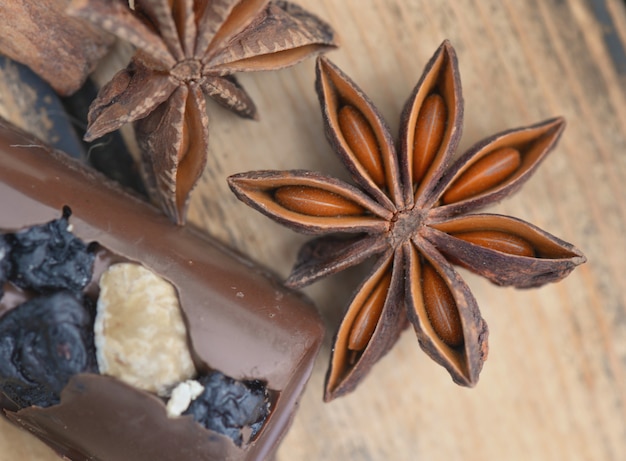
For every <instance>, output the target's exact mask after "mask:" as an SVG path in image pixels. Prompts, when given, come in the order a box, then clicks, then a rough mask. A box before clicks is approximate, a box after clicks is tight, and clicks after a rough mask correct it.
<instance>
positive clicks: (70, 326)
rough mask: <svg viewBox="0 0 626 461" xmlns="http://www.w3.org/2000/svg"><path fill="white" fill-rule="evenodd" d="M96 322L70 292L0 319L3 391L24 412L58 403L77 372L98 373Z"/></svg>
mask: <svg viewBox="0 0 626 461" xmlns="http://www.w3.org/2000/svg"><path fill="white" fill-rule="evenodd" d="M92 325H93V318H92V316H91V315H90V313H89V312H88V310H87V309H86V308H85V307H84V306H83V303H82V301H81V299H79V298H78V297H77V296H76V295H75V294H72V293H70V292H68V291H60V292H58V293H54V294H52V295H44V296H40V297H37V298H34V299H31V300H30V301H27V302H25V303H22V304H20V305H19V306H17V307H16V308H14V309H12V310H10V311H9V312H7V313H6V314H5V315H4V316H2V317H1V318H0V389H1V390H2V392H4V394H5V395H6V396H7V397H9V398H10V399H11V400H13V402H15V404H17V405H18V407H20V408H25V407H28V406H31V405H38V406H41V407H47V406H50V405H55V404H57V403H59V396H60V393H61V390H62V389H63V388H64V387H65V385H66V384H67V382H68V381H69V379H70V378H71V377H72V376H73V375H75V374H77V373H91V372H97V369H96V359H95V354H94V346H93V335H92V334H91V331H92V328H91V327H92Z"/></svg>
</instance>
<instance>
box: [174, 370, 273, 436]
mask: <svg viewBox="0 0 626 461" xmlns="http://www.w3.org/2000/svg"><path fill="white" fill-rule="evenodd" d="M198 381H199V382H200V384H202V385H203V386H204V392H202V394H201V395H200V396H199V397H198V398H197V399H195V400H194V401H193V402H192V403H191V405H190V406H189V408H188V409H187V411H185V413H184V414H186V415H191V416H193V418H194V419H195V420H196V421H198V422H199V423H200V424H202V425H203V426H205V427H206V428H207V429H210V430H213V431H215V432H219V433H220V434H224V435H226V436H228V437H230V438H231V439H232V440H233V442H235V444H236V445H237V446H241V444H242V442H243V443H247V442H248V441H249V440H252V439H253V438H254V436H255V435H256V434H257V432H259V430H260V429H261V427H262V426H263V423H264V422H265V418H267V415H268V414H269V409H270V399H269V393H268V391H267V389H266V387H265V386H264V385H263V383H261V382H260V381H257V380H253V381H236V380H234V379H232V378H229V377H228V376H225V375H223V374H222V373H220V372H218V371H214V372H212V373H210V374H209V375H207V376H203V377H201V378H199V379H198ZM244 428H249V429H250V435H249V437H246V439H245V440H244V432H243V429H244Z"/></svg>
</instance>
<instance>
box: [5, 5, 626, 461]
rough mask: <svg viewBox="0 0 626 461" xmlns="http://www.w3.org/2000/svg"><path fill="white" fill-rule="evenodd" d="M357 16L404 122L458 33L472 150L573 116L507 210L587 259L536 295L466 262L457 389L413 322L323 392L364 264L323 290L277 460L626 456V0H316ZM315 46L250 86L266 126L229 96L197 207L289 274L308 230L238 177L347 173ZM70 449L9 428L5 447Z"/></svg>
mask: <svg viewBox="0 0 626 461" xmlns="http://www.w3.org/2000/svg"><path fill="white" fill-rule="evenodd" d="M298 3H299V4H300V5H302V6H303V7H305V8H308V9H310V10H311V11H314V12H316V13H317V14H319V15H320V16H321V17H323V18H325V19H326V20H328V21H329V22H330V23H331V24H333V25H334V26H335V28H336V29H337V30H338V31H339V34H340V38H341V44H342V47H341V48H340V49H339V50H338V51H335V52H333V53H332V54H330V55H329V57H330V58H331V59H332V60H333V61H334V62H336V63H337V64H338V65H339V66H340V67H342V68H343V70H344V71H346V73H347V74H348V75H350V76H351V77H352V78H353V79H354V80H355V81H356V82H357V83H358V84H359V85H360V86H361V87H362V88H363V90H364V91H365V92H366V93H367V94H368V95H369V96H370V97H371V99H372V100H373V101H374V102H375V103H376V104H377V105H378V107H379V109H380V110H381V112H382V114H383V115H384V117H385V118H386V120H387V122H388V123H389V124H390V125H391V127H392V129H393V131H394V133H395V132H397V129H398V123H399V114H400V110H401V108H402V106H403V103H404V101H405V99H406V98H407V96H408V95H409V93H410V92H411V89H412V88H413V86H414V85H415V83H416V82H417V80H418V78H419V76H420V74H421V71H422V68H423V66H424V64H425V63H426V61H427V59H428V58H429V57H430V56H431V54H432V53H433V52H434V50H435V49H436V47H437V46H438V45H439V44H440V42H441V41H442V40H443V39H444V38H448V39H450V40H451V42H452V44H453V45H454V46H455V48H456V51H457V54H458V57H459V62H460V68H461V76H462V81H463V93H464V98H465V103H466V105H465V128H464V132H463V140H462V142H461V148H466V147H469V145H471V144H472V143H473V142H475V141H477V140H478V139H481V138H483V137H485V136H487V135H490V134H492V133H495V132H498V131H501V130H504V129H507V128H512V127H517V126H521V125H527V124H531V123H534V122H537V121H540V120H543V119H546V118H549V117H552V116H555V115H563V116H565V117H566V119H567V121H568V127H567V129H566V131H565V134H564V136H563V138H562V140H561V142H560V144H559V146H558V147H557V149H556V151H555V152H553V154H551V156H550V157H549V158H548V159H547V160H546V162H545V163H544V164H543V165H542V167H541V168H540V170H539V172H538V173H537V174H536V175H535V176H534V178H533V179H531V180H530V181H529V182H528V183H527V184H526V185H525V186H524V188H523V189H522V190H521V192H520V193H519V194H517V195H516V196H515V197H513V198H512V199H509V200H508V201H505V202H503V203H501V204H500V205H498V206H497V207H495V208H492V209H491V210H490V211H497V212H502V213H505V214H510V215H513V216H516V217H520V218H522V219H525V220H528V221H530V222H532V223H534V224H536V225H538V226H540V227H542V228H544V229H546V230H547V231H549V232H551V233H553V234H555V235H557V236H559V237H561V238H563V239H565V240H567V241H570V242H572V243H574V244H576V245H577V246H578V247H579V248H581V249H582V250H583V251H584V252H585V254H586V256H587V258H588V262H587V263H586V264H585V265H584V266H582V267H580V268H578V269H576V270H575V271H574V273H573V274H572V275H570V277H569V278H567V279H566V280H565V281H563V282H561V283H559V284H556V285H550V286H546V287H543V288H540V289H536V290H530V291H516V290H514V289H505V288H498V287H495V286H493V285H491V284H489V283H488V282H486V281H484V280H482V279H479V278H478V277H476V276H473V275H470V274H467V273H466V272H463V274H464V276H466V280H467V281H468V283H469V284H470V286H471V287H472V289H473V292H474V294H475V296H476V298H477V300H478V303H479V305H480V306H481V310H482V314H483V317H484V318H485V319H486V320H487V322H488V324H489V327H490V332H491V333H490V355H489V360H488V361H487V363H486V364H485V367H484V370H483V372H482V375H481V380H480V382H479V384H478V386H477V387H476V388H475V389H471V390H468V389H464V388H460V387H457V386H456V385H454V384H453V383H452V381H451V379H450V378H449V376H448V375H447V373H446V372H445V371H444V370H443V369H442V368H441V367H439V366H438V365H436V364H434V363H433V362H432V361H431V360H429V359H428V358H427V357H426V356H425V355H424V354H423V353H422V352H421V350H420V348H419V346H418V344H417V341H416V339H415V335H414V334H413V332H411V331H407V332H406V333H405V334H404V335H403V337H402V338H401V340H400V341H399V343H398V344H397V345H396V347H395V348H394V349H393V350H392V351H391V352H390V353H389V354H388V355H387V356H386V357H385V358H384V359H383V360H382V361H381V362H380V363H379V364H378V365H377V366H375V367H374V369H373V372H372V374H371V375H370V376H369V378H368V379H366V381H365V382H364V383H363V385H362V386H361V387H360V388H359V389H358V390H357V391H356V392H355V393H354V394H352V395H350V396H348V397H345V398H343V399H340V400H338V401H335V402H333V403H330V404H323V403H322V385H323V379H324V374H325V370H326V365H327V360H328V357H329V347H330V339H331V337H332V335H333V332H334V329H335V327H336V325H337V322H338V321H339V318H340V315H341V312H342V309H343V308H344V307H345V306H346V302H347V300H348V297H349V296H350V293H351V290H352V289H353V288H354V287H355V285H356V284H357V282H358V275H359V274H358V271H351V272H350V273H348V274H342V275H339V276H335V277H332V278H331V279H329V280H325V281H323V282H318V283H317V284H315V285H314V286H312V287H310V288H308V289H306V292H307V293H308V294H309V295H310V296H311V297H312V298H313V299H314V300H315V301H316V303H317V304H318V306H319V308H320V310H321V311H322V313H323V315H324V317H325V319H326V321H327V323H328V332H329V333H328V336H327V339H326V342H325V346H324V348H323V350H322V351H321V354H320V356H319V360H318V362H317V366H316V368H315V371H314V375H313V377H312V379H311V381H310V383H309V386H308V388H307V391H306V393H305V395H304V397H303V399H302V402H301V406H300V410H299V413H298V415H297V417H296V419H295V422H294V425H293V428H292V430H291V432H290V433H289V434H288V436H287V437H286V439H285V440H284V443H283V444H282V447H281V449H280V451H279V452H278V456H277V461H309V460H310V461H314V460H315V461H317V460H331V461H332V460H364V461H378V460H420V459H424V460H448V461H450V460H481V461H496V460H497V461H500V460H528V459H532V460H560V459H567V460H569V461H573V460H603V461H604V460H607V461H608V460H615V461H620V460H624V459H626V290H625V289H624V285H625V283H624V282H625V281H626V280H625V278H626V277H625V275H624V274H626V191H625V187H624V184H625V183H626V54H625V51H624V50H625V47H626V11H625V7H624V3H623V2H621V1H618V0H606V1H600V0H596V1H592V0H588V1H584V0H549V1H542V0H531V1H527V2H518V1H513V0H504V1H500V0H497V1H496V0H488V1H480V0H464V1H458V0H441V1H438V2H432V1H427V0H424V1H420V0H298ZM313 66H314V63H313V61H307V62H305V63H303V64H301V65H298V66H297V67H295V68H293V69H289V70H284V71H280V72H274V73H262V74H256V75H245V76H242V77H241V79H240V80H241V82H242V83H243V85H244V86H245V87H246V88H247V89H248V90H249V92H250V94H251V95H252V97H253V99H254V100H255V101H256V103H257V106H258V108H259V110H260V114H261V121H260V122H257V123H255V122H249V121H245V120H240V119H238V118H237V117H235V116H234V115H232V114H230V113H228V112H226V111H224V110H222V109H221V108H219V107H217V106H216V105H214V104H209V112H210V116H211V127H210V133H211V152H210V154H211V158H210V159H209V164H208V166H207V171H206V173H205V175H204V177H203V179H202V182H201V184H200V186H199V187H198V189H197V190H196V192H195V195H194V197H193V201H192V206H191V212H190V220H191V221H193V222H194V223H196V224H199V225H201V226H203V227H204V228H206V229H207V231H209V232H210V233H211V234H213V235H215V236H216V237H218V238H220V239H221V240H223V241H225V242H227V243H228V244H230V245H232V246H234V247H236V248H238V249H240V250H242V251H243V252H245V253H247V254H248V255H250V256H251V257H252V258H254V259H255V260H257V261H259V262H261V263H263V264H266V265H269V266H270V267H272V268H273V269H275V270H276V271H277V272H278V273H279V274H280V275H281V276H286V275H287V273H288V272H289V269H290V267H291V264H292V263H293V261H294V258H295V255H296V252H297V249H298V246H299V245H300V244H301V243H302V242H303V241H305V240H306V237H303V236H300V235H297V234H294V233H292V232H290V231H287V230H285V229H283V228H281V227H279V226H278V225H276V224H274V223H273V222H271V221H269V220H268V219H267V218H265V217H263V216H261V215H259V214H258V213H256V212H254V211H252V210H251V209H249V208H247V207H246V206H244V205H243V204H241V203H239V202H238V201H236V199H235V198H234V197H233V196H232V194H231V193H230V191H229V190H228V188H227V186H226V183H225V177H226V176H227V175H229V174H233V173H236V172H240V171H247V170H252V169H264V168H271V169H288V168H306V169H318V170H322V171H324V172H327V173H330V174H336V175H339V176H345V173H344V172H343V171H342V169H341V167H340V165H339V164H338V162H337V160H336V159H335V158H334V156H333V153H332V152H331V150H330V148H329V146H328V144H327V143H326V141H325V139H324V136H323V132H322V124H321V117H320V112H319V107H318V103H317V99H316V96H315V94H314V91H313V78H314V74H313ZM18 459H19V460H23V459H27V460H28V459H33V460H42V461H43V460H52V459H55V458H54V457H53V456H51V455H50V454H49V452H47V450H46V449H45V448H42V447H41V446H40V444H39V443H37V442H36V441H34V440H33V439H32V438H30V437H29V436H28V435H26V434H22V433H20V432H18V431H17V430H15V429H13V428H11V427H9V426H8V425H7V424H6V423H4V422H1V423H0V460H7V461H8V460H18Z"/></svg>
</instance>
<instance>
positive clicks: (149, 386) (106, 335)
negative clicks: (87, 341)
mask: <svg viewBox="0 0 626 461" xmlns="http://www.w3.org/2000/svg"><path fill="white" fill-rule="evenodd" d="M94 331H95V342H96V351H97V358H98V367H99V369H100V373H102V374H107V375H111V376H115V377H116V378H119V379H121V380H122V381H124V382H126V383H128V384H130V385H132V386H135V387H137V388H139V389H143V390H146V391H149V392H155V393H157V394H159V395H167V394H168V393H169V391H170V390H171V388H172V387H174V386H175V385H176V384H178V383H179V382H181V381H185V380H187V379H190V378H192V377H193V376H194V375H195V374H196V370H195V367H194V364H193V361H192V359H191V354H190V352H189V347H188V344H187V329H186V327H185V322H184V320H183V317H182V313H181V309H180V305H179V301H178V296H177V294H176V290H175V289H174V287H173V286H172V285H171V284H170V283H169V282H167V281H166V280H163V279H162V278H161V277H159V276H157V275H156V274H154V273H153V272H152V271H150V270H149V269H146V268H145V267H143V266H142V265H140V264H134V263H120V264H114V265H112V266H110V267H109V268H108V269H107V270H106V272H104V274H102V277H101V278H100V296H99V298H98V312H97V315H96V322H95V327H94Z"/></svg>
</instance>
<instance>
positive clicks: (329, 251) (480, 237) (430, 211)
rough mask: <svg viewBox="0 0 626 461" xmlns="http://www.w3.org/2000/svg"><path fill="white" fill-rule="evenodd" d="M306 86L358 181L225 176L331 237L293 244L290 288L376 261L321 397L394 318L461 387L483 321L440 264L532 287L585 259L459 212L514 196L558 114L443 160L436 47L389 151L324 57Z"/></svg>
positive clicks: (349, 385)
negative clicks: (296, 251)
mask: <svg viewBox="0 0 626 461" xmlns="http://www.w3.org/2000/svg"><path fill="white" fill-rule="evenodd" d="M317 91H318V95H319V98H320V103H321V106H322V110H323V115H324V123H325V128H326V134H327V137H328V139H329V140H330V142H331V144H332V145H333V147H334V148H335V150H336V151H337V153H338V154H339V156H340V158H341V160H342V161H343V163H344V165H345V166H346V167H347V168H348V170H349V172H350V174H351V176H352V178H353V180H354V181H355V183H356V184H357V185H358V186H359V188H357V187H354V186H352V185H350V184H347V183H344V182H342V181H339V180H337V179H334V178H331V177H328V176H324V175H321V174H319V173H315V172H308V171H284V172H281V171H258V172H251V173H242V174H238V175H235V176H232V177H231V178H229V182H230V186H231V188H232V189H233V191H234V192H235V194H237V196H238V197H239V198H240V199H241V200H242V201H244V202H246V203H247V204H248V205H250V206H252V207H254V208H256V209H257V210H259V211H261V212H262V213H264V214H266V215H268V216H269V217H271V218H272V219H274V220H276V221H278V222H280V223H283V224H285V225H286V226H288V227H290V228H292V229H295V230H297V231H301V232H305V233H311V234H331V235H324V236H322V237H318V238H317V239H315V240H313V241H311V242H308V243H307V244H305V245H304V247H303V248H302V250H301V251H300V255H299V257H298V262H297V263H296V266H295V268H294V269H293V271H292V273H291V275H290V277H289V279H288V281H287V283H288V284H289V285H291V286H293V287H301V286H304V285H306V284H309V283H311V282H313V281H315V280H316V279H318V278H320V277H323V276H326V275H328V274H332V273H334V272H337V271H340V270H342V269H345V268H347V267H350V266H353V265H355V264H358V263H360V262H362V261H364V260H365V259H366V258H369V257H370V256H374V255H376V256H377V258H378V259H377V260H376V262H375V264H374V266H373V269H372V270H371V273H370V274H369V275H368V276H367V278H366V279H365V281H364V282H363V283H362V284H361V285H360V287H359V288H358V289H357V291H356V294H355V295H354V297H353V299H352V301H351V303H350V305H349V307H348V309H347V312H346V314H345V316H344V318H343V320H342V322H341V325H340V327H339V330H338V333H337V335H336V337H335V343H334V347H333V351H332V357H331V362H330V367H329V370H328V374H327V376H326V391H325V400H327V401H328V400H332V399H334V398H336V397H339V396H341V395H344V394H346V393H348V392H350V391H352V390H353V389H354V388H355V387H356V386H357V384H358V383H359V382H360V381H361V380H362V379H363V378H364V376H365V375H366V374H367V372H368V371H369V370H370V368H371V367H372V366H373V364H374V363H375V362H376V361H377V360H378V359H380V358H381V357H382V356H383V355H384V354H385V353H386V352H387V351H388V350H389V348H390V347H391V346H392V345H393V344H394V343H395V342H396V340H397V338H398V337H399V334H400V333H401V331H402V330H403V329H404V328H405V327H406V326H407V319H408V320H409V321H410V322H411V323H412V324H413V327H414V328H415V331H416V333H417V337H418V339H419V343H420V345H421V346H422V348H423V349H424V351H425V352H426V353H427V354H428V355H429V356H430V357H432V358H433V359H434V360H435V361H436V362H438V363H440V364H441V365H443V366H444V367H445V368H446V369H447V370H448V372H449V373H450V374H451V376H452V379H453V380H454V381H455V382H456V383H458V384H460V385H463V386H473V385H475V384H476V382H477V381H478V375H479V373H480V370H481V369H482V365H483V362H484V360H485V359H486V357H487V349H488V348H487V336H488V330H487V325H486V323H485V321H484V320H483V319H482V317H481V315H480V311H479V309H478V306H477V304H476V300H475V299H474V297H473V296H472V293H471V292H470V290H469V288H468V286H467V285H466V284H465V282H464V281H463V279H462V278H461V277H460V276H459V274H458V273H457V272H456V270H455V269H454V268H453V267H452V264H458V265H461V266H463V267H466V268H468V269H470V270H472V271H474V272H476V273H478V274H480V275H483V276H485V277H487V278H488V279H489V280H491V281H492V282H495V283H496V284H499V285H513V286H516V287H535V286H539V285H542V284H544V283H547V282H553V281H556V280H559V279H561V278H563V277H565V276H566V275H567V274H568V273H569V272H571V271H572V270H573V269H574V267H575V266H576V265H578V264H581V263H583V262H584V261H585V257H584V256H583V255H582V253H581V252H580V251H579V250H578V249H576V248H575V247H574V246H572V245H570V244H568V243H566V242H563V241H561V240H559V239H558V238H556V237H554V236H552V235H550V234H548V233H546V232H544V231H542V230H541V229H538V228H537V227H535V226H533V225H531V224H528V223H526V222H524V221H521V220H518V219H515V218H511V217H507V216H501V215H496V214H467V213H468V212H470V211H474V210H476V209H478V208H480V207H482V206H484V205H488V204H491V203H494V202H497V201H499V200H501V199H502V198H504V197H506V196H508V195H510V194H512V193H513V192H515V191H517V189H519V187H520V186H521V185H522V184H523V183H524V182H526V180H527V179H528V178H529V177H530V176H531V175H532V173H533V172H534V171H535V169H536V168H537V166H538V165H539V163H540V162H541V161H542V160H543V159H544V158H545V156H546V155H547V154H548V152H549V151H550V150H552V148H553V147H554V146H555V144H556V142H557V140H558V138H559V136H560V134H561V131H562V130H563V127H564V121H563V120H562V119H560V118H555V119H551V120H547V121H545V122H542V123H539V124H537V125H533V126H530V127H526V128H519V129H515V130H511V131H506V132H503V133H500V134H497V135H495V136H492V137H490V138H488V139H485V140H483V141H481V142H479V143H478V144H476V145H475V146H474V147H472V148H471V149H469V151H468V152H466V153H465V154H463V155H462V156H460V157H459V158H458V160H456V161H455V162H454V163H452V164H451V165H449V163H450V162H451V159H452V157H453V156H454V153H455V150H456V147H457V145H458V142H459V138H460V136H461V126H462V120H463V105H462V96H461V84H460V80H459V73H458V68H457V60H456V56H455V52H454V49H453V48H452V47H451V45H450V44H449V43H447V42H444V43H443V44H442V45H441V47H440V48H439V49H438V50H437V52H436V53H435V55H434V56H433V57H432V59H431V60H430V61H429V63H428V64H427V66H426V70H425V72H424V75H423V76H422V78H421V80H420V82H419V83H418V84H417V86H416V88H415V90H414V91H413V94H412V95H411V97H410V98H409V100H408V101H407V103H406V106H405V108H404V111H403V114H402V121H401V131H400V140H399V145H398V148H397V149H396V147H395V145H394V142H393V139H392V137H391V135H390V133H389V129H388V128H387V126H386V125H385V123H384V121H383V120H382V118H381V117H380V115H379V114H378V112H377V110H376V108H375V107H374V106H373V105H372V103H371V102H370V100H369V99H368V98H367V97H366V96H365V95H364V94H363V92H362V91H361V90H360V89H359V88H358V87H357V86H356V85H355V84H354V83H353V82H352V81H351V80H350V79H349V78H348V77H347V76H346V75H344V74H343V73H342V72H341V71H340V70H339V69H338V68H337V67H335V66H334V65H333V64H331V63H330V62H329V61H328V60H326V59H324V58H319V59H318V63H317ZM337 233H339V234H337ZM451 263H452V264H451Z"/></svg>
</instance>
